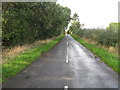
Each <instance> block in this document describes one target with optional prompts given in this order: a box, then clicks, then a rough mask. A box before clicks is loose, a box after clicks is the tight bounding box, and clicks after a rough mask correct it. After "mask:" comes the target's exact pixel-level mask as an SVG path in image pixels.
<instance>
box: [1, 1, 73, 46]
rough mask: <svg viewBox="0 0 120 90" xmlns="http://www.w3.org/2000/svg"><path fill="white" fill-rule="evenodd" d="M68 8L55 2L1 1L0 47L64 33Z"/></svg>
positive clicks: (68, 15)
mask: <svg viewBox="0 0 120 90" xmlns="http://www.w3.org/2000/svg"><path fill="white" fill-rule="evenodd" d="M70 13H71V11H70V9H69V8H67V7H62V6H60V5H59V4H56V3H55V2H35V3H33V2H32V3H30V2H26V3H24V2H4V3H2V40H3V44H2V45H3V46H5V47H11V46H16V45H23V44H26V43H32V42H33V41H35V40H40V39H47V38H51V37H53V36H58V35H60V34H63V33H64V29H65V28H66V27H67V25H68V23H69V21H70Z"/></svg>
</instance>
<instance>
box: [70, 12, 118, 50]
mask: <svg viewBox="0 0 120 90" xmlns="http://www.w3.org/2000/svg"><path fill="white" fill-rule="evenodd" d="M75 17H76V19H74V18H75ZM72 18H73V19H74V20H72V23H71V26H70V28H69V31H68V32H72V33H73V34H76V35H78V36H79V37H81V38H86V39H88V40H89V41H96V42H97V44H100V45H103V46H106V47H108V48H109V47H110V46H113V47H115V46H118V26H120V23H110V24H109V26H108V27H107V28H106V29H103V28H97V29H95V28H94V29H85V28H84V29H82V25H81V24H80V21H79V16H78V15H77V14H74V15H73V17H72Z"/></svg>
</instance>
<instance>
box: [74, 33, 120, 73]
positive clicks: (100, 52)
mask: <svg viewBox="0 0 120 90" xmlns="http://www.w3.org/2000/svg"><path fill="white" fill-rule="evenodd" d="M72 37H73V38H74V39H75V40H76V41H78V42H79V43H80V44H82V45H83V46H85V47H86V48H87V49H89V50H90V51H92V52H93V53H94V54H95V55H97V56H98V57H100V58H101V60H103V61H104V63H105V64H107V65H108V66H109V67H111V68H112V69H113V70H114V71H116V72H117V73H118V74H120V69H119V66H118V63H119V64H120V61H119V60H118V56H117V55H114V54H111V53H109V52H108V51H107V50H105V49H103V48H101V47H98V46H97V45H95V44H89V43H87V42H85V41H83V40H82V39H80V38H79V37H78V36H74V35H72Z"/></svg>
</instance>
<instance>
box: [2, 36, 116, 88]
mask: <svg viewBox="0 0 120 90" xmlns="http://www.w3.org/2000/svg"><path fill="white" fill-rule="evenodd" d="M64 87H68V88H118V75H117V74H116V73H115V72H114V71H113V70H112V69H110V68H109V67H108V66H106V65H105V64H104V63H103V62H101V60H100V59H99V58H96V57H95V56H94V55H93V54H91V53H90V51H88V50H87V49H86V48H84V47H83V46H82V45H81V44H79V43H78V42H77V41H75V40H74V39H73V38H72V37H71V36H70V35H66V36H65V37H64V38H63V39H62V41H60V42H59V43H58V44H57V45H56V46H55V47H54V48H52V49H51V50H50V51H48V52H47V53H46V54H44V55H43V56H41V57H40V58H39V59H38V60H36V61H35V62H34V63H32V64H31V65H29V66H28V67H27V68H25V69H24V70H23V71H22V72H21V73H19V74H18V75H17V76H15V77H13V78H11V79H9V80H8V81H7V82H6V83H5V84H3V88H64Z"/></svg>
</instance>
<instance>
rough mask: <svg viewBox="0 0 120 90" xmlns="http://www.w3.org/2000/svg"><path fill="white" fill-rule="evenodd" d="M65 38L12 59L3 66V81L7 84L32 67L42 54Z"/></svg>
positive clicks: (57, 39) (39, 46) (34, 48)
mask: <svg viewBox="0 0 120 90" xmlns="http://www.w3.org/2000/svg"><path fill="white" fill-rule="evenodd" d="M63 37H64V36H61V37H59V38H56V39H54V40H53V41H51V42H50V43H46V44H42V45H38V46H36V47H33V48H31V49H29V50H26V51H25V52H23V53H21V54H20V55H19V56H16V57H15V58H12V60H10V61H9V62H7V63H5V64H3V65H2V78H3V79H2V80H3V82H5V81H6V80H7V79H8V78H9V77H11V76H15V75H16V74H17V73H19V72H20V71H21V70H23V69H24V68H25V67H26V66H28V65H30V64H31V63H32V62H33V61H35V60H36V59H37V58H38V57H39V56H40V54H41V53H42V52H46V51H48V50H49V49H51V48H52V47H53V46H54V45H55V44H56V43H58V42H59V41H60V40H61V39H62V38H63Z"/></svg>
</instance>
